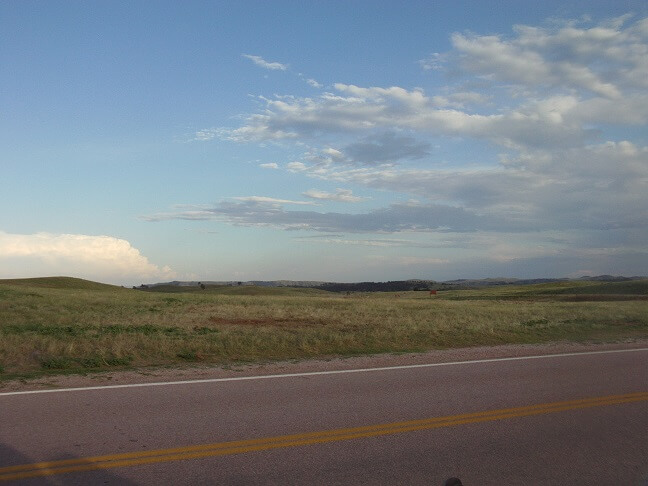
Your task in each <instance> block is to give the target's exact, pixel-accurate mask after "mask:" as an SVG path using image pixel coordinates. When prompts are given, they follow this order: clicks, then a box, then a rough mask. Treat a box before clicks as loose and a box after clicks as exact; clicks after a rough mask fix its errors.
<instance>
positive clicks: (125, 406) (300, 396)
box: [0, 349, 648, 486]
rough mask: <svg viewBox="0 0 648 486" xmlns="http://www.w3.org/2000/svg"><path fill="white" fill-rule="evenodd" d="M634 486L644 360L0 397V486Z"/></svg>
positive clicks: (450, 367)
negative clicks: (453, 480) (451, 480)
mask: <svg viewBox="0 0 648 486" xmlns="http://www.w3.org/2000/svg"><path fill="white" fill-rule="evenodd" d="M449 476H458V477H460V478H461V479H462V480H463V482H464V484H465V485H466V486H469V485H489V484H527V485H528V484H570V485H571V484H583V485H585V484H588V485H591V484H605V485H610V484H624V485H626V484H629V485H632V484H637V485H639V484H648V482H647V481H648V350H646V349H643V350H636V349H635V350H628V351H625V352H604V353H596V354H576V355H563V356H547V357H542V358H534V359H514V360H483V361H477V362H460V363H456V364H448V363H444V364H443V365H441V366H418V365H417V366H414V367H398V368H392V369H382V370H374V371H358V372H353V373H348V372H344V373H332V374H326V373H319V374H296V375H293V376H283V377H276V376H275V377H267V376H266V377H263V378H259V379H250V378H249V377H246V378H245V379H235V380H220V381H219V380H209V381H205V382H198V383H189V384H187V383H178V384H165V385H156V386H150V385H149V386H143V387H117V388H95V389H85V390H76V391H56V392H53V393H52V392H50V393H29V394H15V393H0V483H2V484H25V485H35V484H66V485H67V484H79V485H87V484H114V485H130V484H151V485H153V484H155V485H160V484H194V485H195V484H223V485H249V484H304V485H306V484H307V485H311V484H313V485H317V484H322V485H333V484H353V485H356V484H366V485H394V484H399V485H440V484H442V483H443V481H444V480H445V479H446V478H447V477H449Z"/></svg>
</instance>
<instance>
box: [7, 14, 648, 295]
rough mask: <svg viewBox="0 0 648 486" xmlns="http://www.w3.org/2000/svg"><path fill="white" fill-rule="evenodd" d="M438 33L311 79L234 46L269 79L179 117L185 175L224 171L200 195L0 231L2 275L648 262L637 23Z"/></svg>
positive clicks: (646, 79) (430, 270)
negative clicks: (389, 61)
mask: <svg viewBox="0 0 648 486" xmlns="http://www.w3.org/2000/svg"><path fill="white" fill-rule="evenodd" d="M447 39H448V41H449V44H448V45H449V46H450V48H449V49H447V50H445V51H439V52H429V53H427V54H426V55H425V56H416V57H412V58H411V59H410V66H411V71H412V72H411V74H410V75H409V77H410V79H412V81H411V83H409V84H402V85H395V84H393V83H386V84H384V85H380V84H379V83H376V82H371V83H366V84H363V83H361V82H359V81H358V80H357V79H356V80H355V82H353V83H351V82H348V81H346V80H345V79H342V78H336V76H337V74H336V73H335V72H334V71H333V72H330V73H329V76H330V78H329V79H328V80H327V81H326V82H324V81H323V76H322V73H321V72H316V73H313V74H315V75H314V76H313V77H311V74H309V73H308V72H307V71H308V67H307V66H299V62H297V61H296V60H295V59H294V58H293V57H291V53H290V50H286V51H285V52H284V53H283V55H278V54H277V53H276V52H275V53H273V54H270V53H266V52H259V51H253V50H248V49H246V50H245V51H244V52H240V51H239V52H238V53H237V54H236V56H237V59H238V62H240V63H241V69H246V70H250V72H251V74H249V76H252V77H253V76H255V74H254V73H257V74H256V75H257V76H259V78H261V77H263V79H264V80H266V81H267V82H268V83H270V82H271V81H274V80H278V79H283V80H285V81H284V83H283V84H281V83H280V82H278V81H277V83H278V84H277V85H273V87H272V88H264V86H265V85H264V84H259V85H258V86H259V87H258V91H257V92H256V93H253V94H251V95H249V96H248V97H245V96H241V99H240V100H239V105H237V106H247V107H248V109H247V110H246V111H238V112H229V113H226V119H227V121H228V122H227V123H226V124H216V125H214V124H211V125H210V123H209V121H207V122H204V120H208V118H209V117H208V116H205V115H204V114H201V116H200V117H198V116H197V117H196V119H201V120H203V122H202V123H201V125H197V126H196V127H195V128H194V129H193V130H192V131H191V135H189V136H186V137H185V139H184V140H182V142H181V143H178V142H177V141H176V142H175V146H176V147H177V148H175V149H174V150H178V151H180V150H182V149H184V150H186V153H187V154H188V155H187V157H191V156H193V157H195V158H196V160H202V159H201V157H202V153H203V152H201V151H205V153H210V152H209V151H213V152H211V153H212V155H210V156H209V157H208V158H211V159H212V160H213V161H214V162H210V163H209V164H205V168H204V169H203V170H204V174H202V175H195V176H194V177H195V178H196V179H197V178H201V179H209V178H210V177H212V178H214V179H216V178H221V179H223V180H225V181H229V180H231V181H232V182H231V183H230V182H226V183H224V184H223V185H222V186H219V187H220V188H221V189H219V191H216V192H214V193H213V194H212V195H211V196H209V197H207V196H206V192H203V193H196V194H194V193H192V192H191V191H190V189H189V188H187V189H186V190H182V189H181V186H182V183H181V182H180V181H178V183H177V189H173V191H171V190H169V191H166V192H169V193H171V192H173V199H174V202H173V203H172V204H168V205H167V204H166V201H167V199H164V201H165V202H162V200H160V199H156V194H155V193H154V192H153V191H151V193H150V195H149V197H148V198H147V199H146V201H145V202H142V201H140V202H139V205H138V206H136V207H133V208H129V212H128V213H127V214H129V216H130V218H131V223H129V224H130V225H131V226H129V229H128V230H127V229H124V230H123V231H120V232H119V233H116V232H115V230H113V231H112V232H113V234H121V235H126V236H124V237H113V236H103V235H105V234H110V233H111V231H103V230H99V231H97V230H96V226H93V228H94V229H89V228H88V229H86V228H83V227H79V228H75V230H74V231H69V229H63V228H62V229H61V230H60V231H58V232H57V231H49V230H48V231H34V232H32V233H29V232H28V231H23V232H20V233H19V232H17V231H14V232H10V231H7V232H2V231H0V278H8V277H15V276H37V275H45V274H48V275H53V274H66V275H67V274H71V273H73V274H74V275H75V276H83V277H85V278H91V279H95V280H100V281H110V282H125V283H135V282H137V281H155V280H157V281H160V280H168V279H173V278H180V279H189V278H191V279H193V278H196V279H213V280H230V279H233V280H243V279H268V280H270V279H284V278H285V279H304V280H339V281H350V280H388V279H391V280H396V279H402V278H431V279H438V280H444V279H451V278H459V277H466V278H467V277H487V276H517V277H546V276H557V277H562V276H580V275H586V274H590V275H591V274H602V273H612V274H626V275H629V274H633V275H636V274H648V248H647V245H646V242H648V132H647V131H646V125H647V124H648V17H646V18H642V17H641V16H636V15H632V14H627V15H622V16H616V17H613V18H598V19H594V20H593V19H591V18H588V17H585V16H584V17H582V18H581V19H579V20H560V19H556V18H552V19H550V20H547V21H543V22H540V21H539V22H538V24H536V25H527V24H515V25H512V26H511V30H510V31H509V32H500V33H492V32H490V33H488V34H485V33H479V32H469V31H461V32H449V33H447ZM402 55H403V56H407V55H408V54H407V52H403V54H402ZM268 59H271V60H270V61H269V60H268ZM297 70H303V72H299V71H297ZM279 76H282V78H278V77H279ZM315 78H317V79H315ZM278 86H279V87H282V86H283V87H282V88H281V89H278ZM185 116H187V115H185ZM214 119H218V118H217V117H216V116H215V117H214ZM181 136H182V134H181V133H177V132H176V134H175V137H176V140H178V138H180V137H181ZM237 151H240V153H241V154H244V155H241V160H238V161H235V160H234V159H235V158H236V157H238V156H235V155H232V156H230V159H231V161H232V162H231V164H230V165H222V167H221V168H219V164H225V162H220V160H221V159H222V158H223V156H222V155H220V154H225V153H227V154H234V153H236V152H237ZM189 154H191V155H189ZM251 154H254V155H251ZM180 157H182V154H181V155H180ZM178 160H179V159H178ZM216 160H219V162H215V161H216ZM239 170H240V171H241V174H243V171H245V172H244V173H245V175H239V172H238V171H239ZM149 174H150V172H147V173H146V175H145V176H143V177H142V180H144V179H146V178H149ZM155 177H157V176H154V177H153V176H151V177H150V178H151V179H154V178H155ZM160 177H161V176H160ZM182 177H185V174H184V173H183V174H182ZM179 178H180V172H174V173H171V172H170V173H169V174H168V178H167V179H166V181H167V183H169V184H173V181H174V180H177V179H179ZM160 180H163V179H160ZM183 180H185V181H186V180H189V179H183ZM234 181H235V182H234ZM224 187H226V188H227V190H225V189H223V188H224ZM161 192H165V191H161ZM219 192H220V193H219ZM125 214H126V213H125ZM124 228H125V227H124ZM180 228H181V230H179V229H180ZM2 229H3V228H2V227H1V226H0V230H2ZM147 231H148V232H151V234H156V235H161V236H162V237H160V236H158V237H157V238H153V237H146V236H145V234H146V232H147ZM165 232H166V233H165ZM93 233H97V234H100V235H102V236H96V235H95V236H93ZM165 235H167V236H165ZM165 245H166V246H165ZM172 248H175V249H172ZM144 253H145V254H147V255H149V256H148V257H145V256H144V255H143V254H144ZM149 258H151V259H153V260H155V261H163V262H164V264H154V263H151V262H150V261H149ZM210 259H212V260H214V261H213V262H211V263H210V264H205V262H206V261H208V260H210ZM216 269H217V270H216ZM216 272H218V273H216Z"/></svg>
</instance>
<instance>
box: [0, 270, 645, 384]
mask: <svg viewBox="0 0 648 486" xmlns="http://www.w3.org/2000/svg"><path fill="white" fill-rule="evenodd" d="M155 290H156V291H148V292H144V291H140V290H133V289H125V288H121V287H114V286H110V285H104V284H98V283H94V282H88V281H84V280H79V279H72V278H65V277H57V278H43V279H22V280H0V378H11V377H17V376H26V375H34V374H40V373H68V372H85V371H93V370H105V369H115V368H121V367H140V366H175V365H178V364H180V363H181V364H190V363H214V364H233V363H241V362H258V361H271V360H286V359H305V358H313V357H327V356H340V355H341V356H349V355H359V354H375V353H400V352H411V351H424V350H428V349H434V348H437V349H439V348H452V347H466V346H476V345H491V344H503V343H542V342H549V341H561V340H571V341H618V340H625V339H636V338H646V337H648V280H638V281H629V282H614V283H602V282H561V283H552V284H540V285H526V286H511V285H507V286H497V287H492V288H484V289H478V290H457V291H444V292H439V293H438V295H435V296H431V295H429V293H428V292H404V293H399V294H396V293H357V294H351V295H346V294H337V293H331V292H325V291H321V290H315V289H297V288H285V287H280V288H275V287H252V286H250V287H246V286H243V287H207V288H206V289H204V290H201V289H200V288H199V287H196V288H193V287H189V288H177V287H176V288H173V289H171V288H169V289H166V288H156V289H155Z"/></svg>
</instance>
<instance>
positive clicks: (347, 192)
mask: <svg viewBox="0 0 648 486" xmlns="http://www.w3.org/2000/svg"><path fill="white" fill-rule="evenodd" d="M303 195H304V196H306V197H310V198H312V199H318V200H320V201H335V202H345V203H357V202H361V201H364V200H365V199H367V198H365V197H360V196H354V195H353V191H352V190H351V189H340V188H338V189H336V190H335V192H333V193H331V192H326V191H318V190H317V189H309V190H308V191H306V192H304V193H303Z"/></svg>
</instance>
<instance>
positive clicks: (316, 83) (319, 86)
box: [306, 78, 324, 89]
mask: <svg viewBox="0 0 648 486" xmlns="http://www.w3.org/2000/svg"><path fill="white" fill-rule="evenodd" d="M306 82H307V83H308V85H309V86H312V87H313V88H318V89H319V88H323V87H324V85H323V84H320V83H318V82H317V81H315V80H314V79H312V78H309V79H307V80H306Z"/></svg>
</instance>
